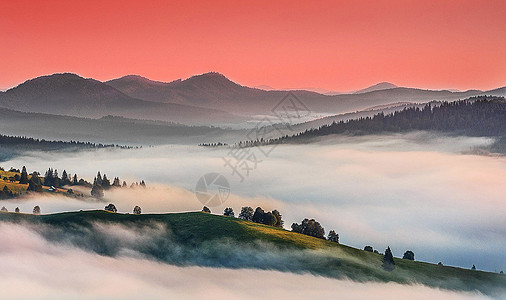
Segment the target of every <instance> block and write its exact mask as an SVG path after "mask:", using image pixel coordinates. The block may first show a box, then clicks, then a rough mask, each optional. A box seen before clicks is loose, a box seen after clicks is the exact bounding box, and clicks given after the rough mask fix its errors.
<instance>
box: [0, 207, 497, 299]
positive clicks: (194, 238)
mask: <svg viewBox="0 0 506 300" xmlns="http://www.w3.org/2000/svg"><path fill="white" fill-rule="evenodd" d="M0 222H11V223H18V224H24V226H36V228H37V232H38V233H40V234H41V235H42V236H43V237H44V238H45V239H47V240H49V241H50V242H53V243H64V244H68V243H70V244H72V245H74V246H76V247H80V248H83V249H85V250H88V251H91V252H95V253H98V254H100V255H107V256H116V255H122V254H123V255H124V253H140V255H142V256H143V257H146V258H149V259H152V260H155V261H159V262H162V263H169V264H175V265H181V266H186V265H198V266H208V267H225V268H258V269H272V270H279V271H283V272H295V273H312V274H315V275H320V276H325V277H332V278H349V279H351V280H355V281H361V282H364V281H377V282H397V283H401V284H415V283H416V284H424V285H427V286H431V287H439V288H444V289H451V290H461V291H479V292H481V293H484V294H487V295H490V296H492V297H494V296H501V295H502V296H503V295H504V293H506V276H504V275H500V274H496V273H489V272H482V271H473V270H465V269H461V268H455V267H450V266H442V265H434V264H430V263H424V262H417V261H410V260H404V259H399V258H395V265H396V267H395V269H394V270H393V271H391V272H389V271H385V270H383V269H382V268H381V263H382V262H381V260H382V255H380V254H375V253H372V252H366V251H362V250H359V249H355V248H352V247H348V246H345V245H341V244H337V243H332V242H329V241H326V240H322V239H317V238H313V237H309V236H305V235H302V234H298V233H293V232H289V231H286V230H283V229H279V228H275V227H270V226H265V225H261V224H257V223H252V222H248V221H244V220H240V219H236V218H231V217H224V216H218V215H212V214H206V213H201V212H193V213H171V214H143V215H131V214H119V213H109V212H105V211H86V212H69V213H59V214H51V215H27V214H19V213H17V214H16V213H0ZM128 231H130V232H131V233H130V234H126V232H128ZM125 234H126V235H125ZM123 236H124V238H123ZM135 237H138V239H140V240H139V242H136V240H135V239H136V238H135ZM141 237H142V238H141ZM132 239H134V240H132ZM141 241H142V242H141ZM394 254H395V249H394Z"/></svg>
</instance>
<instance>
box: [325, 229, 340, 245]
mask: <svg viewBox="0 0 506 300" xmlns="http://www.w3.org/2000/svg"><path fill="white" fill-rule="evenodd" d="M327 240H329V241H331V242H334V243H339V234H337V233H336V232H335V231H334V230H331V231H330V232H329V235H328V236H327Z"/></svg>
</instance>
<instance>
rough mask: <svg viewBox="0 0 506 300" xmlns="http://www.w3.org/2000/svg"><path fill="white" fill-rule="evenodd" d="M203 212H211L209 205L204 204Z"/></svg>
mask: <svg viewBox="0 0 506 300" xmlns="http://www.w3.org/2000/svg"><path fill="white" fill-rule="evenodd" d="M202 212H205V213H208V214H210V213H211V210H210V209H209V207H207V206H204V207H202Z"/></svg>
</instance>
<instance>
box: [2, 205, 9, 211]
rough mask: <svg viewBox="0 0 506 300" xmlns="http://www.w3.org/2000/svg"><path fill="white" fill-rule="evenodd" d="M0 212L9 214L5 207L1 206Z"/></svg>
mask: <svg viewBox="0 0 506 300" xmlns="http://www.w3.org/2000/svg"><path fill="white" fill-rule="evenodd" d="M0 211H1V212H9V211H8V210H7V208H5V206H2V209H0Z"/></svg>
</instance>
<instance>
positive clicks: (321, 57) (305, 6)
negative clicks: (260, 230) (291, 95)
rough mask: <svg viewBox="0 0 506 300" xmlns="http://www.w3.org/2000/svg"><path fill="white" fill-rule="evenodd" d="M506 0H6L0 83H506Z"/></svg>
mask: <svg viewBox="0 0 506 300" xmlns="http://www.w3.org/2000/svg"><path fill="white" fill-rule="evenodd" d="M505 16H506V1H503V0H499V1H486V0H476V1H466V0H456V1H444V0H439V1H436V0H434V1H430V0H424V1H410V0H399V1H349V0H348V1H305V0H304V1H294V0H292V1H273V0H271V1H128V0H122V1H104V0H102V1H93V0H88V1H54V0H44V1H23V0H16V1H1V2H0V87H1V88H7V87H12V86H14V85H17V84H19V83H20V82H23V81H24V80H26V79H29V78H32V77H36V76H40V75H44V74H51V73H56V72H74V73H77V74H80V75H82V76H84V77H93V78H96V79H99V80H107V79H111V78H115V77H119V76H122V75H126V74H139V75H142V76H146V77H148V78H151V79H154V80H161V81H170V80H173V79H177V78H186V77H189V76H191V75H194V74H199V73H204V72H208V71H218V72H220V73H223V74H224V75H226V76H227V77H229V78H230V79H232V80H234V81H236V82H239V83H241V84H245V85H249V86H255V85H261V84H266V85H270V86H273V87H276V88H281V87H284V88H289V87H320V88H325V89H329V90H339V91H346V90H353V89H358V88H362V87H365V86H368V85H371V84H374V83H377V82H380V81H390V82H393V83H395V84H397V85H402V86H416V87H423V88H458V89H470V88H478V89H491V88H495V87H499V86H504V85H506V18H505Z"/></svg>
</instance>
